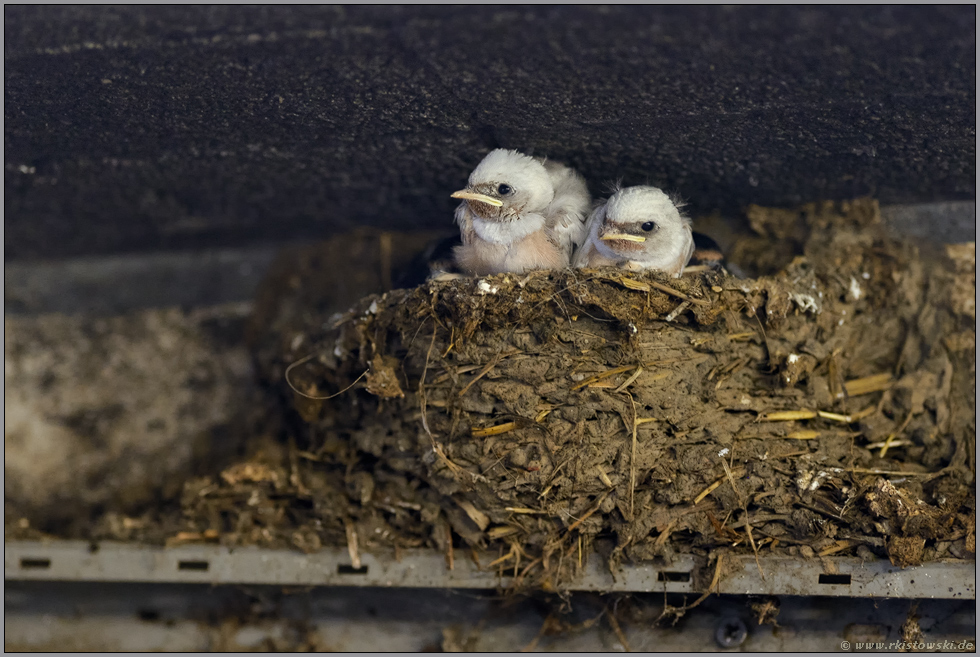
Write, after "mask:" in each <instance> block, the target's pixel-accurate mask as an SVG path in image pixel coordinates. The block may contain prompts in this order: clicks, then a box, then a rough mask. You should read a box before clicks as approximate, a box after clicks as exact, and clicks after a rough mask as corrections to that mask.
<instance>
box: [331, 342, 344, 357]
mask: <svg viewBox="0 0 980 657" xmlns="http://www.w3.org/2000/svg"><path fill="white" fill-rule="evenodd" d="M333 355H334V356H336V357H337V358H343V357H344V350H343V349H341V348H340V345H339V344H338V345H336V346H334V348H333Z"/></svg>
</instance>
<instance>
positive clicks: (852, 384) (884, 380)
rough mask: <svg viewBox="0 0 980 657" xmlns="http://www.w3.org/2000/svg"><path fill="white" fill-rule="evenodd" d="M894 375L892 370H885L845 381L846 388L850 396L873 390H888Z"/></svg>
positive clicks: (864, 393) (868, 392)
mask: <svg viewBox="0 0 980 657" xmlns="http://www.w3.org/2000/svg"><path fill="white" fill-rule="evenodd" d="M893 381H894V377H893V376H892V374H891V372H884V373H882V374H873V375H871V376H865V377H862V378H860V379H851V380H850V381H847V382H845V383H844V390H845V391H846V392H847V395H848V396H849V397H857V396H858V395H867V394H870V393H872V392H881V391H882V390H888V389H889V388H891V387H892V383H893Z"/></svg>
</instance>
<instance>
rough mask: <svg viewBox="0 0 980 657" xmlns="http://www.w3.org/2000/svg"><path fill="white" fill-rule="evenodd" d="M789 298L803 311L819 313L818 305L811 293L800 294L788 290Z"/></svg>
mask: <svg viewBox="0 0 980 657" xmlns="http://www.w3.org/2000/svg"><path fill="white" fill-rule="evenodd" d="M789 298H790V299H791V300H792V301H793V302H794V303H795V304H796V305H797V306H799V307H800V310H802V311H803V312H812V313H814V314H819V313H820V305H819V304H818V303H817V300H816V298H814V296H813V295H812V294H800V293H798V292H790V293H789Z"/></svg>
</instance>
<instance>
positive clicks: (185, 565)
mask: <svg viewBox="0 0 980 657" xmlns="http://www.w3.org/2000/svg"><path fill="white" fill-rule="evenodd" d="M209 565H210V564H209V563H208V562H207V561H178V562H177V570H200V571H205V570H207V569H208V566H209Z"/></svg>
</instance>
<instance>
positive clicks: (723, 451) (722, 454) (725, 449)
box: [718, 447, 730, 459]
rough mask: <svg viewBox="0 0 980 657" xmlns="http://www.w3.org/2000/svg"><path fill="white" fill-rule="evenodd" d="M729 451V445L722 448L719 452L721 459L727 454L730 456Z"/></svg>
mask: <svg viewBox="0 0 980 657" xmlns="http://www.w3.org/2000/svg"><path fill="white" fill-rule="evenodd" d="M729 451H730V450H729V449H728V448H727V447H725V448H724V449H722V450H721V451H720V452H718V458H720V459H723V458H725V457H726V456H728V452H729Z"/></svg>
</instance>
